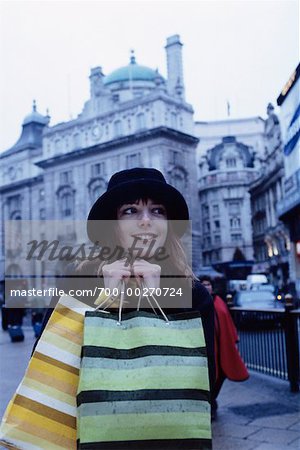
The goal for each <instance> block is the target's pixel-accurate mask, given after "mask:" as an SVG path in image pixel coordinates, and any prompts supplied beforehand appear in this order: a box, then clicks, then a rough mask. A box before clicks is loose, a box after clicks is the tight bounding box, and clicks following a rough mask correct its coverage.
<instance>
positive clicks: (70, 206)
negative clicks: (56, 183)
mask: <svg viewBox="0 0 300 450" xmlns="http://www.w3.org/2000/svg"><path fill="white" fill-rule="evenodd" d="M56 194H57V196H58V204H59V212H60V216H61V217H62V218H64V217H72V216H73V214H74V200H75V199H74V194H75V191H74V190H73V189H72V188H71V187H70V186H63V187H61V188H60V189H59V190H58V191H57V193H56Z"/></svg>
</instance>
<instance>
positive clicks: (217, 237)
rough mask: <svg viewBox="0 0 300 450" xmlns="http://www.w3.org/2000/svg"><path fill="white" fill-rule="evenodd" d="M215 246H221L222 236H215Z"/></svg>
mask: <svg viewBox="0 0 300 450" xmlns="http://www.w3.org/2000/svg"><path fill="white" fill-rule="evenodd" d="M215 244H217V245H219V244H221V236H220V235H219V234H216V235H215Z"/></svg>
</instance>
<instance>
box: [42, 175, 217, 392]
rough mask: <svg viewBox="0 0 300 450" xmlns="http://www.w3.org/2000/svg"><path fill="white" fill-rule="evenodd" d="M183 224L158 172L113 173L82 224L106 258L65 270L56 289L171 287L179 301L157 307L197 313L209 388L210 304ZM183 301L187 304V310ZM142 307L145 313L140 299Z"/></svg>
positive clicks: (179, 204)
mask: <svg viewBox="0 0 300 450" xmlns="http://www.w3.org/2000/svg"><path fill="white" fill-rule="evenodd" d="M188 220H189V211H188V206H187V204H186V201H185V199H184V197H183V196H182V195H181V193H180V192H179V191H178V190H177V189H175V188H174V187H173V186H171V185H169V184H168V183H167V182H166V180H165V178H164V176H163V174H162V173H161V172H159V171H158V170H156V169H152V168H134V169H129V170H123V171H121V172H117V173H115V174H114V175H113V176H112V177H111V179H110V181H109V183H108V187H107V191H106V192H105V193H104V194H103V195H101V196H100V197H99V198H98V199H97V200H96V202H95V203H94V205H93V206H92V208H91V210H90V212H89V215H88V220H87V234H88V236H89V239H90V240H91V241H92V242H93V243H94V244H98V245H100V246H101V247H105V248H107V252H106V256H103V257H102V258H96V259H95V260H93V261H83V262H81V263H79V264H77V265H75V264H72V265H70V266H69V267H68V269H67V277H71V278H72V285H70V286H68V283H65V281H66V280H67V278H64V282H63V283H64V284H61V283H60V286H59V287H60V288H63V289H64V290H65V291H66V292H68V289H69V288H73V289H74V287H75V289H76V287H78V288H81V289H85V288H86V289H91V288H93V287H94V286H98V287H104V288H106V292H111V293H113V292H115V291H116V289H119V288H120V283H121V281H124V282H125V283H126V286H129V284H128V283H130V284H131V285H132V283H137V284H138V285H140V283H141V281H142V282H143V283H144V286H145V287H146V288H148V289H149V288H152V289H157V288H159V287H160V288H166V289H168V288H169V287H170V286H171V287H172V288H174V289H175V292H181V293H182V295H176V296H174V297H168V296H166V297H160V298H158V301H159V302H160V303H161V302H162V301H163V304H161V306H162V308H163V310H164V311H165V312H166V313H176V312H180V311H186V310H189V309H193V310H196V311H199V312H200V313H201V316H202V323H203V329H204V334H205V339H206V347H207V356H208V364H209V378H210V386H211V388H212V386H213V384H214V373H215V369H214V310H213V303H212V301H211V298H210V296H209V295H208V293H207V291H206V289H204V288H203V286H202V285H201V283H200V282H199V281H198V280H197V279H196V277H195V276H194V274H193V272H192V269H191V267H190V266H189V264H188V262H187V258H186V255H185V252H184V250H183V248H182V244H181V242H180V237H181V236H183V234H184V233H185V231H186V229H187V226H188ZM112 243H114V245H113V246H112ZM74 276H75V277H76V278H77V280H76V279H74ZM74 283H76V286H74ZM178 289H181V291H178ZM133 292H134V289H133ZM97 297H98V295H96V296H95V298H92V299H89V304H92V305H93V304H94V303H95V301H96V304H100V303H101V302H102V301H104V300H105V295H104V296H103V295H102V296H100V298H99V299H97ZM188 298H190V299H191V302H190V304H189V302H188V301H187V300H188ZM80 300H83V298H80ZM84 300H85V301H86V299H84ZM56 301H58V298H54V299H53V302H52V304H55V302H56ZM170 301H171V302H172V303H170ZM126 302H129V303H125V306H126V307H127V309H128V308H132V309H136V305H137V302H138V299H137V298H135V296H133V295H130V296H127V298H126ZM152 303H153V301H152ZM143 305H144V307H146V308H149V304H148V303H147V302H145V299H144V303H143V304H142V306H143ZM113 306H115V305H113ZM51 313H52V310H48V311H47V313H46V316H45V319H44V322H43V327H42V329H43V328H44V327H45V325H46V323H47V321H48V319H49V317H50V315H51Z"/></svg>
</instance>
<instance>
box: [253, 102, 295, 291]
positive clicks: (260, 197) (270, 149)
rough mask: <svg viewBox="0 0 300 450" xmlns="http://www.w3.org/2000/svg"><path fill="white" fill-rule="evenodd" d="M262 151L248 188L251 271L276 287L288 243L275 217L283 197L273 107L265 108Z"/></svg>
mask: <svg viewBox="0 0 300 450" xmlns="http://www.w3.org/2000/svg"><path fill="white" fill-rule="evenodd" d="M267 115H268V117H267V120H266V122H265V130H264V132H265V152H264V158H263V161H262V170H261V173H260V177H259V178H258V179H257V180H255V181H254V183H252V184H251V186H250V195H251V209H252V228H253V249H254V259H255V262H256V264H255V265H254V267H253V271H254V272H264V273H268V274H269V275H270V281H271V282H272V283H273V284H274V285H275V286H278V287H282V286H284V285H286V284H287V281H288V276H289V267H288V253H289V249H290V240H289V236H288V232H287V229H286V228H285V226H284V225H283V223H282V222H280V221H279V220H278V217H277V211H276V208H277V205H278V202H280V201H281V200H282V198H283V177H284V165H283V149H282V139H281V131H280V123H279V119H278V117H277V116H276V114H275V113H274V107H273V106H272V105H271V104H269V105H268V107H267Z"/></svg>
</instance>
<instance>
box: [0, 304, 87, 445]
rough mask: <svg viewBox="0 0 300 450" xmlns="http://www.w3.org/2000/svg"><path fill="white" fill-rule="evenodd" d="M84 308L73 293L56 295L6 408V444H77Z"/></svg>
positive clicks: (2, 432)
mask: <svg viewBox="0 0 300 450" xmlns="http://www.w3.org/2000/svg"><path fill="white" fill-rule="evenodd" d="M87 309H90V308H88V307H87V306H86V305H85V304H84V303H82V302H80V301H78V300H76V299H74V298H73V297H68V296H65V297H61V298H60V300H59V302H58V304H57V305H56V308H55V310H54V312H53V314H52V315H51V317H50V319H49V322H48V323H47V326H46V328H45V330H44V332H43V334H42V336H41V338H40V340H39V342H38V344H37V346H36V349H35V351H34V354H33V356H32V358H31V359H30V362H29V365H28V368H27V371H26V373H25V376H24V378H23V380H22V381H21V383H20V385H19V387H18V388H17V391H16V393H15V395H14V397H13V398H12V400H11V401H10V403H9V405H8V407H7V409H6V412H5V414H4V417H3V420H2V423H1V426H0V444H1V445H3V446H4V447H6V448H13V449H22V450H41V449H44V450H62V449H65V450H72V449H74V450H75V449H76V392H77V388H78V381H79V367H80V354H81V346H82V337H83V321H84V314H85V312H86V311H87Z"/></svg>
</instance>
